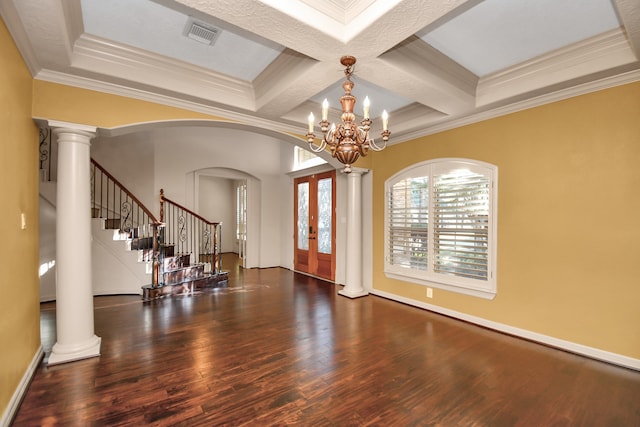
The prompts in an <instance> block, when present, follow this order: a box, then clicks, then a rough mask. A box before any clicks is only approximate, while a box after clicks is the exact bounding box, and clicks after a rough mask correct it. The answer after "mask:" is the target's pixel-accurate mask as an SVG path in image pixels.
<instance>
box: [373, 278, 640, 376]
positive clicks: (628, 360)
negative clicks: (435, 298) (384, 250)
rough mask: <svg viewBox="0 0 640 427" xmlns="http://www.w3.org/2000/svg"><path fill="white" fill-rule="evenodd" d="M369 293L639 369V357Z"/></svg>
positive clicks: (452, 311) (442, 308)
mask: <svg viewBox="0 0 640 427" xmlns="http://www.w3.org/2000/svg"><path fill="white" fill-rule="evenodd" d="M370 294H371V295H376V296H379V297H383V298H387V299H390V300H393V301H397V302H401V303H404V304H408V305H412V306H414V307H418V308H422V309H425V310H429V311H433V312H434V313H438V314H443V315H445V316H449V317H452V318H454V319H458V320H463V321H465V322H469V323H473V324H475V325H478V326H483V327H485V328H489V329H492V330H494V331H497V332H502V333H505V334H508V335H513V336H516V337H519V338H524V339H526V340H529V341H533V342H536V343H540V344H544V345H547V346H550V347H554V348H557V349H560V350H564V351H568V352H570V353H575V354H578V355H581V356H586V357H589V358H591V359H595V360H599V361H601V362H607V363H611V364H613V365H617V366H621V367H623V368H628V369H633V370H636V371H640V359H634V358H632V357H628V356H624V355H622V354H618V353H612V352H609V351H605V350H601V349H598V348H594V347H589V346H586V345H582V344H578V343H574V342H571V341H566V340H562V339H559V338H555V337H551V336H548V335H543V334H539V333H537V332H533V331H528V330H526V329H521V328H516V327H514V326H510V325H505V324H503V323H498V322H494V321H492V320H487V319H483V318H481V317H477V316H472V315H469V314H466V313H462V312H459V311H455V310H450V309H448V308H444V307H439V306H437V305H433V304H428V303H425V302H422V301H418V300H414V299H411V298H405V297H401V296H398V295H395V294H392V293H389V292H385V291H380V290H377V289H371V291H370Z"/></svg>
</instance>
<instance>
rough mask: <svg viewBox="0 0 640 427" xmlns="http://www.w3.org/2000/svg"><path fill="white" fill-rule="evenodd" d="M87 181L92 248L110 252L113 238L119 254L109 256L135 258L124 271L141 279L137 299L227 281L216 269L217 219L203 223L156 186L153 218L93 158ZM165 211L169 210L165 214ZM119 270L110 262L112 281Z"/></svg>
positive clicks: (218, 235)
mask: <svg viewBox="0 0 640 427" xmlns="http://www.w3.org/2000/svg"><path fill="white" fill-rule="evenodd" d="M91 180H92V185H91V189H92V194H91V196H92V197H91V201H92V207H91V212H92V217H93V218H95V222H94V223H95V224H98V225H96V226H94V227H100V228H101V230H94V243H95V242H96V241H97V245H95V244H94V250H96V248H97V250H98V251H100V250H105V251H110V252H112V253H113V252H116V251H115V250H114V249H111V248H112V247H113V243H114V242H115V244H116V245H120V252H119V255H118V254H114V255H115V258H124V257H129V258H135V260H136V261H135V262H136V263H137V264H139V265H140V267H139V268H128V269H129V270H131V271H130V273H131V274H133V275H135V276H136V277H137V278H139V277H143V280H144V281H143V282H141V283H142V284H141V285H140V286H139V287H138V288H137V289H138V292H140V290H141V293H142V299H143V300H145V301H148V300H152V299H155V298H160V297H165V296H171V295H176V294H190V293H193V292H195V291H196V290H197V289H202V288H207V287H218V286H223V285H226V284H227V280H228V272H224V271H222V270H221V268H220V267H221V266H220V253H219V241H220V236H221V230H220V224H219V223H214V222H209V221H207V220H206V219H204V218H202V217H200V216H199V215H197V214H195V213H194V212H191V211H190V210H188V209H187V208H184V207H183V206H180V205H179V204H177V203H175V202H172V201H171V200H169V199H166V198H165V197H164V192H163V191H162V190H161V192H160V206H161V209H160V219H159V220H158V219H156V217H155V216H154V215H153V214H152V213H151V211H150V210H149V209H147V208H146V207H145V206H144V205H143V204H142V203H141V202H140V201H139V200H138V199H137V198H136V197H135V196H134V195H133V194H131V192H130V191H129V190H127V189H126V188H125V187H124V186H123V185H122V184H120V182H118V181H117V180H116V179H115V178H114V177H113V176H111V175H110V174H109V173H108V172H107V171H106V170H105V169H104V168H103V167H102V166H100V165H99V164H98V163H97V162H95V160H93V159H92V160H91ZM165 206H166V207H165ZM165 209H166V210H168V212H169V213H170V214H169V215H167V216H166V217H165ZM100 232H102V233H100ZM105 232H106V233H105ZM96 236H100V237H99V238H97V237H96ZM104 236H109V238H110V240H111V243H107V242H106V240H107V238H105V237H104ZM169 236H172V237H175V236H177V240H172V239H167V237H169ZM174 241H176V242H177V243H173V242H174ZM126 254H131V255H126ZM110 258H114V257H110ZM93 259H94V269H95V268H97V269H100V268H104V267H105V266H103V265H99V264H100V261H98V262H97V263H96V259H98V260H99V257H96V256H94V257H93ZM96 264H98V265H96ZM125 264H126V265H131V263H130V262H129V263H125V262H122V265H125ZM126 269H127V268H124V270H126ZM122 270H123V268H122V266H120V268H119V269H117V268H116V266H114V269H113V273H112V274H114V279H116V277H115V276H117V275H118V274H122V273H123V271H122ZM134 270H135V271H134ZM116 288H117V285H116ZM113 293H118V292H113ZM122 293H131V292H122Z"/></svg>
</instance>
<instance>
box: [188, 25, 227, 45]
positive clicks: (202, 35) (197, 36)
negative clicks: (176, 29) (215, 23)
mask: <svg viewBox="0 0 640 427" xmlns="http://www.w3.org/2000/svg"><path fill="white" fill-rule="evenodd" d="M184 35H185V36H187V37H189V38H190V39H193V40H195V41H197V42H200V43H204V44H208V45H213V43H214V42H215V41H216V39H217V38H218V35H220V30H219V29H218V28H215V27H212V26H211V25H206V24H203V23H201V22H197V21H194V20H193V19H189V21H188V22H187V26H186V27H185V31H184Z"/></svg>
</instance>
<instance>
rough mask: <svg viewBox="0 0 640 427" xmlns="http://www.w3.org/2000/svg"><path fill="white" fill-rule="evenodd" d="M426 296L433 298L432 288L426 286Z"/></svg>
mask: <svg viewBox="0 0 640 427" xmlns="http://www.w3.org/2000/svg"><path fill="white" fill-rule="evenodd" d="M427 298H433V288H427Z"/></svg>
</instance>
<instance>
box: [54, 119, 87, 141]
mask: <svg viewBox="0 0 640 427" xmlns="http://www.w3.org/2000/svg"><path fill="white" fill-rule="evenodd" d="M47 124H48V125H49V127H50V128H51V129H52V130H53V132H54V133H60V132H70V133H77V134H80V135H84V136H89V137H94V136H95V135H96V132H97V130H98V128H97V127H95V126H90V125H83V124H79V123H70V122H61V121H58V120H48V121H47Z"/></svg>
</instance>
